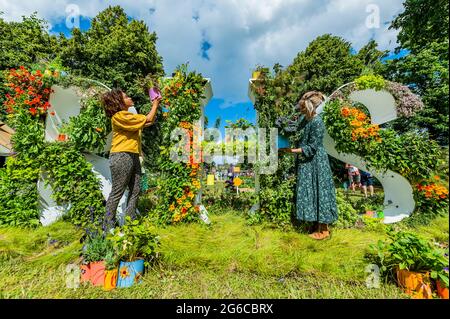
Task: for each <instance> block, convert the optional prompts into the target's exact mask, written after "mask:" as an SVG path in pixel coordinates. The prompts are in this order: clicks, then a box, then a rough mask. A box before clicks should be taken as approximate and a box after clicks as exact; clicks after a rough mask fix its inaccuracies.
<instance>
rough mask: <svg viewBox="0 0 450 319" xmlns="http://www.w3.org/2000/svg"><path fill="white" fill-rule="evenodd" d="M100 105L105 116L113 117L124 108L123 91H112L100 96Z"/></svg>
mask: <svg viewBox="0 0 450 319" xmlns="http://www.w3.org/2000/svg"><path fill="white" fill-rule="evenodd" d="M102 105H103V107H104V109H105V112H106V115H107V116H109V117H113V116H114V114H116V113H117V112H120V111H122V110H123V109H124V108H125V101H124V100H123V91H122V90H121V89H112V90H111V91H108V92H106V93H104V94H103V95H102Z"/></svg>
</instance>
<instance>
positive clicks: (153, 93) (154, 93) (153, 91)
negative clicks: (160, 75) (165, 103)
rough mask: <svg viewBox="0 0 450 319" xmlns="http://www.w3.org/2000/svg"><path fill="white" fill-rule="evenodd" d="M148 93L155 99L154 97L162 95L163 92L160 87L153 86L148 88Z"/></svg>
mask: <svg viewBox="0 0 450 319" xmlns="http://www.w3.org/2000/svg"><path fill="white" fill-rule="evenodd" d="M148 95H149V96H150V100H151V101H153V100H154V99H157V98H160V97H161V92H160V91H159V89H158V88H155V87H153V88H151V89H150V90H148Z"/></svg>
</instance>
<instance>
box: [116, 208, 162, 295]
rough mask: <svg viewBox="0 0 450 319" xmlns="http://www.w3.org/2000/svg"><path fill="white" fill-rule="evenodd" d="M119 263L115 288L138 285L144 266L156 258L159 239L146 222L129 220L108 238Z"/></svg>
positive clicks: (128, 218)
mask: <svg viewBox="0 0 450 319" xmlns="http://www.w3.org/2000/svg"><path fill="white" fill-rule="evenodd" d="M110 239H111V241H112V242H113V247H114V251H115V254H116V256H117V257H118V260H120V263H119V272H118V280H117V287H119V288H125V287H131V286H132V285H134V284H137V283H140V282H141V280H142V276H143V274H144V268H145V265H147V266H148V265H149V264H150V263H151V262H153V261H154V260H155V258H156V255H157V253H156V250H157V247H158V245H159V237H158V236H156V235H154V234H153V232H152V231H151V225H150V223H149V222H148V221H146V220H143V221H142V222H140V221H138V220H133V221H132V220H131V219H130V217H127V218H126V223H125V225H124V226H122V227H120V228H116V229H115V230H114V234H112V235H111V236H110Z"/></svg>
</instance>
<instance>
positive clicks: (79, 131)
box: [61, 97, 111, 152]
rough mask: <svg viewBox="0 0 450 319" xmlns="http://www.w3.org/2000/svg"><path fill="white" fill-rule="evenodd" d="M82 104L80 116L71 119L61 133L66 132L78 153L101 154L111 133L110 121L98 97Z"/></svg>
mask: <svg viewBox="0 0 450 319" xmlns="http://www.w3.org/2000/svg"><path fill="white" fill-rule="evenodd" d="M83 104H84V105H83V108H82V109H81V113H80V115H78V116H76V117H71V118H70V120H69V123H68V124H67V127H63V129H62V130H61V132H67V134H68V135H69V139H70V141H71V142H72V143H73V145H74V147H75V148H76V149H77V150H79V151H82V152H86V151H91V152H102V151H103V148H104V147H105V144H106V137H107V136H108V134H109V132H110V131H111V119H109V118H108V117H107V116H106V114H105V111H104V109H103V107H102V105H101V103H100V100H99V99H98V97H91V98H89V99H87V100H86V101H85V102H84V103H83Z"/></svg>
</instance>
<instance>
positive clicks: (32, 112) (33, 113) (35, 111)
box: [30, 107, 37, 116]
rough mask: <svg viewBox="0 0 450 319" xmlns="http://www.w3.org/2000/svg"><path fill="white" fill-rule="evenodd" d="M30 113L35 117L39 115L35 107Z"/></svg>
mask: <svg viewBox="0 0 450 319" xmlns="http://www.w3.org/2000/svg"><path fill="white" fill-rule="evenodd" d="M30 113H31V115H33V116H34V115H36V114H37V110H36V109H35V108H34V107H32V108H30Z"/></svg>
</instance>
